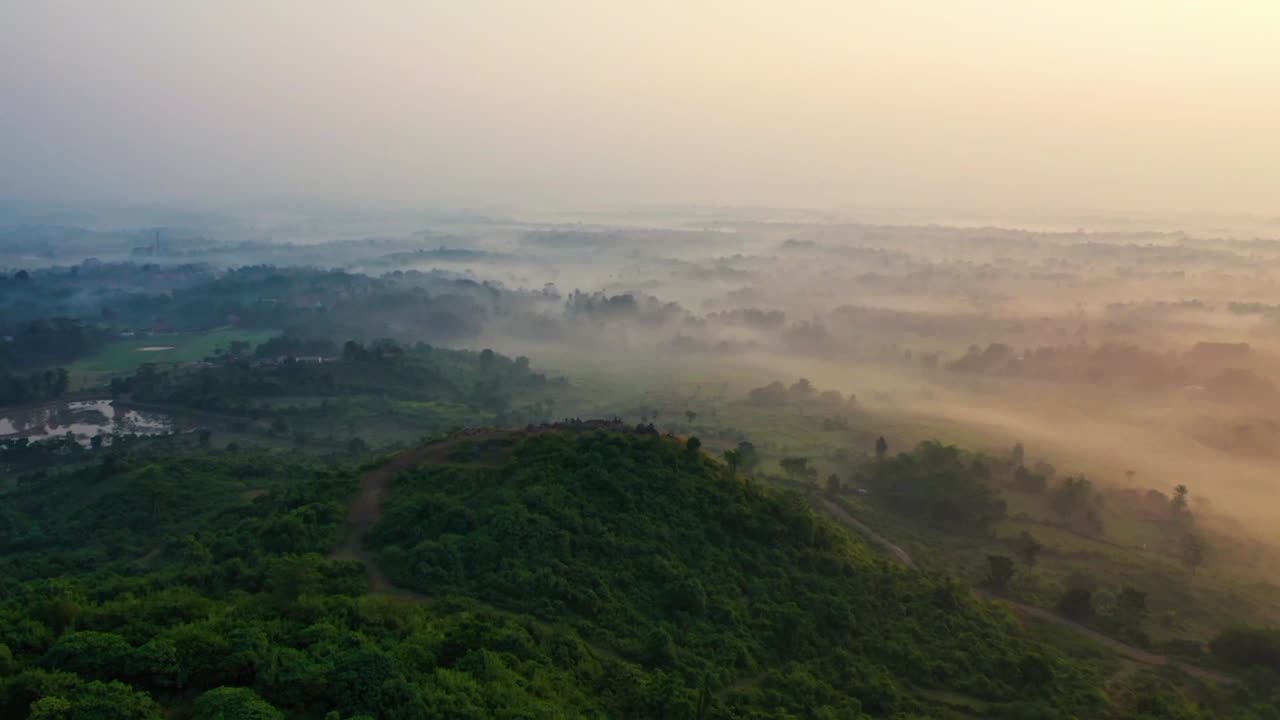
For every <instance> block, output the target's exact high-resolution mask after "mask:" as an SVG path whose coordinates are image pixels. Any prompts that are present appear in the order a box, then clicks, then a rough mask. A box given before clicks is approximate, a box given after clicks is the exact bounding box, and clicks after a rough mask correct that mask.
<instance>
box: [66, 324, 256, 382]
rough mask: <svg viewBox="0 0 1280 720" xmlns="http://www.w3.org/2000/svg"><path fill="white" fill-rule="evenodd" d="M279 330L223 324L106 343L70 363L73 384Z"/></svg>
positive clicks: (192, 356)
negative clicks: (93, 351) (252, 328)
mask: <svg viewBox="0 0 1280 720" xmlns="http://www.w3.org/2000/svg"><path fill="white" fill-rule="evenodd" d="M278 334H279V331H277V330H240V329H235V328H220V329H217V330H210V331H208V332H200V333H174V334H172V335H155V336H149V337H137V338H129V339H127V340H117V341H115V342H112V343H109V344H107V345H106V346H104V347H103V348H102V349H101V350H99V351H98V352H97V353H95V354H93V355H90V356H89V357H87V358H83V359H81V360H77V361H76V362H74V363H72V364H71V365H69V366H68V367H67V370H68V371H69V372H70V373H71V387H73V388H75V389H77V390H83V389H87V388H91V387H94V386H97V385H101V384H103V383H105V382H106V381H107V380H109V379H110V378H111V377H112V376H115V375H123V374H127V373H130V372H133V371H134V370H136V369H137V368H138V367H139V366H141V365H143V364H144V363H149V362H150V363H183V362H194V361H196V360H202V359H204V358H206V357H208V356H210V355H213V354H214V350H216V349H219V348H221V349H223V350H226V349H227V348H228V347H230V346H231V343H232V342H234V341H236V340H243V341H245V342H248V343H249V344H250V346H253V345H257V344H259V343H262V342H265V341H266V340H267V339H269V338H271V337H274V336H275V335H278ZM168 345H172V346H173V349H172V350H159V351H156V352H143V351H142V350H141V349H140V348H144V347H158V346H168Z"/></svg>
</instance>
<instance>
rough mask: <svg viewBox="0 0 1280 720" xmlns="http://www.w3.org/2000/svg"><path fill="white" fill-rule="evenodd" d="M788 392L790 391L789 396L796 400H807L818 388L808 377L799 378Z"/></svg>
mask: <svg viewBox="0 0 1280 720" xmlns="http://www.w3.org/2000/svg"><path fill="white" fill-rule="evenodd" d="M789 392H790V393H791V396H792V397H793V398H795V399H797V400H808V399H809V398H811V397H813V396H814V395H815V394H816V393H817V392H818V390H817V388H815V387H814V386H813V383H810V382H809V379H808V378H800V379H799V380H797V381H795V383H794V384H793V385H792V386H791V388H790V390H789Z"/></svg>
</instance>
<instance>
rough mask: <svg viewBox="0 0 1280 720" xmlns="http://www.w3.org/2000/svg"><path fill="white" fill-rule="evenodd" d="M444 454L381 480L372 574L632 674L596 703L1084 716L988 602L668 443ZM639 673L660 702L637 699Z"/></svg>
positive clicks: (1086, 705)
mask: <svg viewBox="0 0 1280 720" xmlns="http://www.w3.org/2000/svg"><path fill="white" fill-rule="evenodd" d="M452 457H453V458H455V460H458V462H453V463H448V464H441V465H434V466H427V467H423V468H421V469H419V470H418V471H416V472H412V473H408V474H406V475H404V476H402V478H401V480H400V481H399V482H398V483H397V485H396V486H395V488H394V492H393V495H392V498H391V501H390V504H389V507H388V510H387V514H386V516H385V517H384V519H383V522H382V523H381V525H380V526H379V527H378V528H376V530H375V532H374V533H373V534H372V537H371V540H372V542H373V543H374V544H375V546H377V547H378V548H380V550H381V557H382V558H383V566H384V568H385V569H386V571H387V573H388V575H389V576H390V578H391V580H392V581H393V582H396V583H398V584H401V585H403V586H405V587H410V588H413V589H415V590H417V591H420V592H422V593H425V594H429V595H431V596H435V597H444V596H466V597H473V598H479V599H481V600H483V601H486V602H489V603H493V604H495V605H498V606H500V607H503V608H507V609H510V610H513V611H518V612H521V613H528V614H530V615H533V616H535V617H537V618H539V619H540V620H541V621H545V622H563V623H567V624H568V625H569V626H570V627H573V628H574V629H575V630H577V631H579V632H580V633H581V634H582V635H583V636H584V637H586V638H588V639H590V640H591V642H592V643H593V645H595V646H597V647H600V648H602V649H603V651H605V652H609V653H617V655H619V656H621V658H623V659H624V660H625V663H626V666H627V667H629V668H630V670H629V672H630V673H632V674H631V675H622V676H619V678H618V679H615V680H614V681H613V684H614V686H612V687H610V688H609V692H608V693H604V694H601V695H600V696H599V697H600V701H601V702H602V704H603V707H604V709H606V710H607V711H608V713H609V714H610V715H615V716H633V717H652V716H656V715H662V714H666V715H668V716H672V717H686V716H699V715H700V714H704V715H705V716H707V717H734V716H740V715H742V716H753V715H752V714H753V713H760V715H759V716H762V717H768V716H778V717H784V716H787V715H788V714H795V715H796V716H804V715H808V714H810V713H812V712H815V711H816V710H817V709H818V708H826V711H827V712H829V713H832V715H831V716H833V717H859V716H861V714H863V713H866V714H873V715H891V714H893V713H895V712H896V711H902V710H906V709H907V706H908V705H909V703H907V702H906V696H907V695H908V694H909V693H908V692H906V691H907V688H908V687H910V686H920V687H926V688H938V689H955V690H960V691H963V692H965V693H968V694H970V695H973V696H977V697H981V698H985V699H988V700H993V701H998V702H1000V701H1003V702H1022V703H1024V704H1026V703H1030V704H1031V705H1040V706H1041V707H1045V708H1047V704H1049V703H1051V704H1053V705H1056V706H1058V707H1060V708H1063V709H1064V710H1067V709H1070V710H1073V711H1075V712H1079V713H1082V714H1097V713H1099V712H1100V711H1101V706H1100V705H1099V698H1098V697H1097V696H1096V695H1090V694H1089V693H1087V692H1081V689H1082V688H1083V687H1084V686H1085V685H1087V684H1088V681H1087V679H1086V678H1083V677H1082V676H1081V675H1080V674H1079V673H1077V672H1076V669H1075V668H1073V667H1072V666H1070V665H1069V664H1068V663H1065V662H1061V661H1058V660H1056V659H1054V658H1053V657H1052V656H1051V655H1049V654H1046V653H1044V652H1043V651H1042V650H1040V649H1039V648H1037V647H1036V646H1035V645H1034V644H1033V643H1031V642H1030V641H1028V640H1026V639H1025V638H1023V637H1022V636H1021V634H1020V633H1019V631H1018V630H1017V629H1016V628H1015V627H1014V626H1013V624H1012V622H1011V621H1010V619H1009V618H1008V616H1007V615H1005V614H1004V613H1003V612H1002V611H1000V610H997V609H993V608H991V607H988V606H986V605H984V604H982V603H979V602H976V601H974V600H973V599H972V597H971V596H970V594H969V592H968V591H967V590H966V589H964V588H961V587H958V586H956V585H954V584H952V583H951V582H950V581H948V580H947V579H945V578H940V577H931V576H927V575H922V574H918V573H913V572H910V571H907V570H904V569H901V568H898V567H896V566H893V565H891V564H889V563H887V562H885V561H883V560H881V559H879V558H877V557H875V556H874V555H873V554H872V553H871V551H870V550H868V549H867V548H866V547H864V546H862V545H861V544H859V543H858V542H857V541H855V540H854V539H852V538H851V537H850V536H849V535H847V534H846V533H845V532H844V531H842V530H840V529H838V528H837V527H836V526H834V525H833V524H831V523H830V522H829V521H827V520H825V519H824V518H821V517H817V516H815V515H814V513H813V512H812V511H811V510H810V509H809V507H808V504H807V502H806V501H805V500H804V498H802V497H801V496H799V495H794V494H789V495H788V494H783V495H777V494H773V493H770V492H765V491H762V490H760V489H758V488H756V487H753V486H752V485H750V484H749V483H743V482H741V481H738V480H732V479H730V478H728V477H727V474H726V472H725V468H724V467H723V466H720V465H717V464H715V463H713V462H711V461H709V460H708V459H707V458H705V457H704V456H703V455H701V454H700V453H698V452H696V451H691V450H690V449H688V448H686V447H685V446H683V445H681V444H679V443H678V442H676V441H673V440H671V439H668V438H662V437H659V436H657V435H656V434H645V433H633V434H621V433H607V434H606V433H592V434H560V433H546V434H540V435H537V436H533V437H530V438H529V439H527V440H526V441H524V442H522V443H521V444H519V445H518V446H517V447H515V448H514V451H513V452H510V453H509V454H508V453H505V452H504V451H502V450H500V449H496V448H494V447H484V444H483V443H482V444H480V445H477V446H475V447H474V448H471V449H468V448H466V447H465V446H464V447H461V448H459V449H456V450H455V451H454V452H453V453H452ZM623 678H625V680H624V679H623ZM656 678H661V683H663V687H664V688H666V690H664V696H663V697H661V698H654V697H652V695H651V693H650V694H648V695H646V697H647V702H648V704H644V705H636V704H635V703H636V702H637V694H638V693H640V692H641V691H640V689H639V688H641V687H649V686H651V685H652V684H653V683H654V682H657V681H658V680H656ZM628 685H634V686H635V687H628ZM708 694H709V695H711V697H707V696H706V695H708ZM1044 712H1046V713H1050V714H1047V715H1044V716H1045V717H1053V716H1054V715H1053V714H1052V712H1051V711H1049V710H1048V709H1045V710H1044Z"/></svg>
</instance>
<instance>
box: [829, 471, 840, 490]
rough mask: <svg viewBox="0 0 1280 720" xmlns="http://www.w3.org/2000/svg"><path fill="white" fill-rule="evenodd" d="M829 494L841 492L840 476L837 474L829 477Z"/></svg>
mask: <svg viewBox="0 0 1280 720" xmlns="http://www.w3.org/2000/svg"><path fill="white" fill-rule="evenodd" d="M827 492H829V493H838V492H840V476H839V475H836V474H835V473H831V474H830V475H828V476H827Z"/></svg>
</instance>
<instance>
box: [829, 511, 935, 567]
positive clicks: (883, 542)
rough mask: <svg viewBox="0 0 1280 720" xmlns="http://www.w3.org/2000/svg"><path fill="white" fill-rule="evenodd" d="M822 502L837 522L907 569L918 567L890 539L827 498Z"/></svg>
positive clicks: (909, 556) (909, 555)
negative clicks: (856, 532) (877, 546)
mask: <svg viewBox="0 0 1280 720" xmlns="http://www.w3.org/2000/svg"><path fill="white" fill-rule="evenodd" d="M821 502H822V505H823V507H825V508H826V510H827V512H828V513H830V514H831V515H832V516H833V517H835V519H836V520H839V521H840V523H841V524H843V525H845V526H846V527H851V528H853V529H854V530H857V531H858V532H859V533H860V534H862V535H863V536H864V537H866V538H867V539H868V540H870V541H871V542H872V543H874V544H876V545H879V546H880V547H881V548H882V549H883V550H884V551H885V552H886V553H888V555H889V557H891V558H893V559H894V560H897V561H898V562H899V563H901V564H902V565H905V566H906V567H909V568H913V567H915V566H916V561H915V560H913V559H912V558H911V553H909V552H907V551H906V550H903V549H902V548H901V547H898V546H897V545H895V544H893V543H892V542H890V541H889V538H887V537H885V536H883V535H881V534H880V533H878V532H876V531H875V530H872V529H871V528H870V527H868V526H867V524H866V523H864V522H862V521H861V520H859V519H858V518H856V517H854V516H852V515H850V514H849V511H848V510H845V509H844V508H843V507H840V506H839V505H837V504H836V503H834V502H832V501H831V500H829V499H827V498H821Z"/></svg>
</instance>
